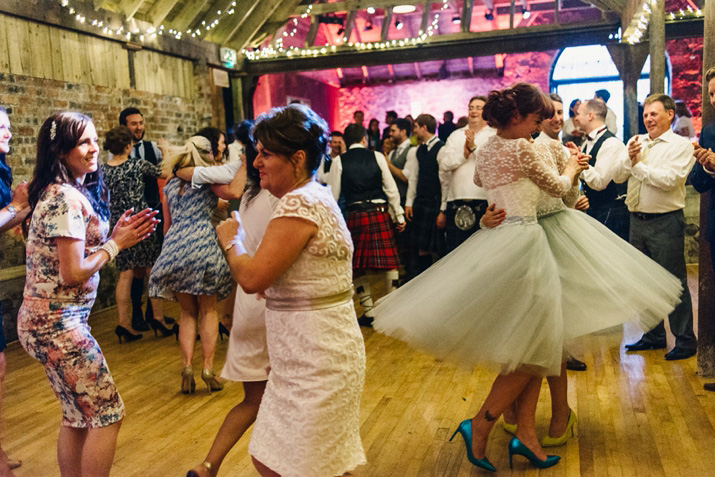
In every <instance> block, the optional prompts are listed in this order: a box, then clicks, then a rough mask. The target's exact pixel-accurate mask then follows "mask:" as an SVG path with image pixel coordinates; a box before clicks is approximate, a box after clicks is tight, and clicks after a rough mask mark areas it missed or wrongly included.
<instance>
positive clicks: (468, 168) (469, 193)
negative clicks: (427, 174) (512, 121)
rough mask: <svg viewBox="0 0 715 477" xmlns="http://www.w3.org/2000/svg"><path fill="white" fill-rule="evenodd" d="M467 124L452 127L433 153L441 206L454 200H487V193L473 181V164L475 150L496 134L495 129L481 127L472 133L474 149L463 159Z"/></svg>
mask: <svg viewBox="0 0 715 477" xmlns="http://www.w3.org/2000/svg"><path fill="white" fill-rule="evenodd" d="M467 128H468V126H465V127H463V128H459V129H456V130H455V131H454V132H453V133H452V134H450V135H449V138H447V142H446V143H445V144H444V146H443V147H442V149H440V150H439V154H437V162H439V182H440V184H441V185H442V206H441V210H443V211H444V210H446V208H447V202H451V201H454V200H465V199H466V200H469V199H477V200H487V192H486V191H485V190H484V189H483V188H481V187H479V186H477V185H476V184H475V183H474V167H475V165H476V163H477V149H479V148H480V147H481V146H482V145H483V144H484V143H486V142H487V140H488V139H489V138H490V137H492V136H494V135H495V134H496V130H495V129H494V128H491V127H489V126H484V127H483V128H482V129H480V130H479V132H477V134H475V135H474V146H475V148H474V151H472V152H471V153H470V154H469V157H468V158H466V159H465V158H464V142H465V141H466V130H467Z"/></svg>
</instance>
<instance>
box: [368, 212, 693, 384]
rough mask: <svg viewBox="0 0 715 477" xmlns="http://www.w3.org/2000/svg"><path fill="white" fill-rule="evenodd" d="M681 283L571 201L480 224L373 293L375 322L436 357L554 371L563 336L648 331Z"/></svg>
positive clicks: (495, 366) (677, 294)
mask: <svg viewBox="0 0 715 477" xmlns="http://www.w3.org/2000/svg"><path fill="white" fill-rule="evenodd" d="M681 292H682V288H681V285H680V282H679V281H678V280H677V279H676V278H675V277H674V276H673V275H671V274H670V273H668V272H667V271H666V270H665V269H663V268H662V267H661V266H660V265H658V264H656V263H655V262H654V261H652V260H651V259H649V258H648V257H646V256H645V255H643V254H642V253H641V252H639V251H638V250H636V249H635V248H634V247H632V246H631V245H630V244H628V243H627V242H625V241H623V240H621V239H620V238H619V237H618V236H617V235H615V234H614V233H612V232H611V231H610V230H608V229H607V228H606V227H604V226H603V225H602V224H600V223H599V222H598V221H596V220H594V219H592V218H590V217H588V216H587V215H586V214H584V213H582V212H577V211H573V210H571V209H568V210H564V211H560V212H557V213H555V214H552V215H550V216H547V217H544V218H542V219H539V222H538V224H536V223H535V222H531V223H529V222H522V223H510V224H502V225H500V226H499V227H497V228H495V229H491V230H489V229H487V230H480V231H479V232H477V233H476V234H474V235H473V236H472V237H470V238H469V239H468V240H467V241H466V242H464V243H463V244H462V245H461V246H460V247H458V248H457V249H455V250H454V251H453V252H452V253H450V254H449V255H447V256H446V257H444V258H443V259H442V260H440V261H439V262H437V263H436V264H435V265H433V266H432V267H430V268H429V269H428V270H427V271H425V272H424V273H422V274H421V275H419V276H418V277H416V278H415V279H413V280H411V281H410V282H408V283H407V284H406V285H404V286H403V287H401V288H399V289H397V290H396V291H395V292H393V293H391V294H390V295H388V296H386V297H385V298H383V299H382V300H380V301H378V304H377V306H376V307H375V309H374V311H375V323H374V326H375V329H376V330H377V331H380V332H382V333H385V334H387V335H390V336H393V337H395V338H397V339H400V340H403V341H405V342H407V343H408V344H410V345H412V346H414V347H416V348H419V349H421V350H424V351H426V352H428V353H431V354H433V355H435V356H437V357H440V358H446V359H452V360H454V361H456V362H457V363H460V364H463V365H465V366H473V365H475V364H481V365H484V366H487V367H489V368H492V369H496V370H498V371H499V372H502V373H508V372H511V371H513V370H515V369H516V368H522V369H527V370H532V372H533V373H534V374H539V375H542V376H548V375H558V374H559V372H560V363H561V359H562V349H563V342H564V340H565V339H570V338H575V337H578V336H582V335H585V334H588V333H592V332H594V331H598V330H602V329H606V328H610V327H612V326H615V325H619V324H622V323H624V322H626V321H635V322H637V323H638V324H639V325H640V326H641V327H642V328H643V329H645V330H647V329H650V328H652V327H653V326H655V325H656V324H658V323H659V322H660V320H662V319H663V318H665V317H666V316H667V315H668V314H669V313H670V312H671V311H672V310H673V308H674V307H675V305H676V304H677V303H678V302H679V299H680V294H681Z"/></svg>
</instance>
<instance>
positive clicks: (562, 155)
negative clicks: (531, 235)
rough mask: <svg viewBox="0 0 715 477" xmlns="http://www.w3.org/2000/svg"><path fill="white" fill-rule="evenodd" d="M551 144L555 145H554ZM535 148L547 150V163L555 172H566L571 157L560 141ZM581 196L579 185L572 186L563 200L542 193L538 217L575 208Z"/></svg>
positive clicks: (537, 210)
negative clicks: (567, 208)
mask: <svg viewBox="0 0 715 477" xmlns="http://www.w3.org/2000/svg"><path fill="white" fill-rule="evenodd" d="M551 143H553V145H552V144H551ZM551 146H553V147H551ZM534 147H535V148H536V149H539V148H541V149H545V150H546V151H547V152H548V161H547V163H548V164H549V165H550V166H551V167H552V168H553V170H554V171H555V172H558V173H559V174H561V173H562V172H563V171H564V168H565V167H566V163H567V162H568V160H569V156H568V154H567V153H566V151H565V150H564V148H563V146H561V143H559V142H558V141H549V144H535V145H534ZM579 195H580V192H579V187H578V185H575V186H574V185H572V186H571V189H570V190H569V191H568V192H567V193H566V195H565V196H563V197H562V198H557V197H552V196H550V195H549V194H547V193H545V192H544V191H541V197H539V203H538V204H537V205H536V215H537V216H539V217H542V216H544V215H549V214H552V213H554V212H557V211H559V210H563V209H564V208H566V207H573V206H574V204H576V201H577V200H578V197H579Z"/></svg>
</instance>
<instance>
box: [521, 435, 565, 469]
mask: <svg viewBox="0 0 715 477" xmlns="http://www.w3.org/2000/svg"><path fill="white" fill-rule="evenodd" d="M514 455H523V456H524V457H526V458H527V459H529V462H531V465H533V466H534V467H538V468H539V469H546V468H547V467H551V466H553V465H556V463H557V462H558V461H560V460H561V457H560V456H558V455H547V456H546V459H545V460H541V459H539V458H538V457H536V456H535V455H534V453H533V452H531V449H529V448H528V447H526V446H525V445H524V444H523V443H522V442H521V441H520V440H519V439H517V438H516V437H512V438H511V440H510V441H509V468H510V469H511V468H512V462H511V458H512V456H514Z"/></svg>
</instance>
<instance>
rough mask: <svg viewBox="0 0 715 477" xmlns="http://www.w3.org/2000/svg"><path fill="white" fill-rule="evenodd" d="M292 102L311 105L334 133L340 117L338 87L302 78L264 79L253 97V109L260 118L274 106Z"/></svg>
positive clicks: (278, 77)
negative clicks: (337, 119) (260, 115)
mask: <svg viewBox="0 0 715 477" xmlns="http://www.w3.org/2000/svg"><path fill="white" fill-rule="evenodd" d="M289 100H298V101H300V102H301V103H303V104H307V105H309V106H310V107H311V108H312V109H313V111H315V112H316V113H318V114H319V115H320V116H322V117H323V119H325V120H326V121H327V122H328V126H329V127H330V129H331V130H332V129H334V126H335V122H336V120H335V118H337V116H338V100H339V90H338V88H336V87H335V86H331V85H329V84H325V83H321V82H319V81H315V80H314V79H312V78H307V77H305V76H301V75H296V74H286V73H281V74H273V75H263V76H261V77H260V78H259V80H258V85H257V87H256V93H255V94H254V95H253V110H254V113H255V115H256V116H258V115H259V114H261V113H265V112H266V111H268V110H269V109H271V108H273V107H277V106H285V105H287V104H288V102H289Z"/></svg>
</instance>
